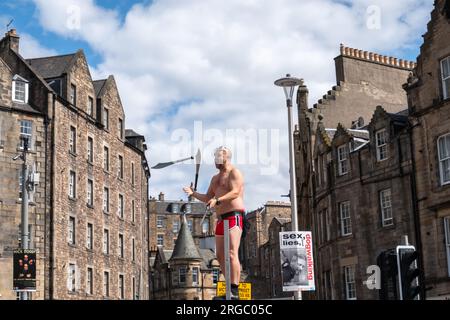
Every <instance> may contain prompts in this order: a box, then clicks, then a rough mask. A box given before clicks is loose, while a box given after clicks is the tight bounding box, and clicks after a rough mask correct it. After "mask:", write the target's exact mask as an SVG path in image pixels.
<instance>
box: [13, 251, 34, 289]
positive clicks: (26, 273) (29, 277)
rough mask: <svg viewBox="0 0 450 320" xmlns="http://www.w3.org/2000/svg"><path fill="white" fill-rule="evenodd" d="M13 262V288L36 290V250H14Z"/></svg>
mask: <svg viewBox="0 0 450 320" xmlns="http://www.w3.org/2000/svg"><path fill="white" fill-rule="evenodd" d="M13 263H14V265H13V290H14V291H22V292H25V291H28V292H34V291H36V250H34V249H16V250H14V255H13Z"/></svg>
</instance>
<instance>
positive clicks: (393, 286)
mask: <svg viewBox="0 0 450 320" xmlns="http://www.w3.org/2000/svg"><path fill="white" fill-rule="evenodd" d="M377 264H378V267H380V271H381V275H380V278H381V286H380V291H379V295H380V300H397V274H398V266H397V254H396V252H395V249H390V250H386V251H383V252H382V253H380V255H379V256H378V258H377Z"/></svg>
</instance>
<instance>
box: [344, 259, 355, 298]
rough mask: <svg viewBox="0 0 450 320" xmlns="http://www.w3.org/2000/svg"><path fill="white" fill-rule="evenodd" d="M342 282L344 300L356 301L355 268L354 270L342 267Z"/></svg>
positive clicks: (349, 267)
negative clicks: (343, 281)
mask: <svg viewBox="0 0 450 320" xmlns="http://www.w3.org/2000/svg"><path fill="white" fill-rule="evenodd" d="M344 280H345V299H346V300H356V287H355V268H354V266H346V267H344Z"/></svg>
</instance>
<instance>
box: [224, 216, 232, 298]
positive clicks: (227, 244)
mask: <svg viewBox="0 0 450 320" xmlns="http://www.w3.org/2000/svg"><path fill="white" fill-rule="evenodd" d="M223 226H224V227H223V228H224V254H225V288H226V291H225V292H226V300H231V275H230V273H231V272H230V271H231V270H230V229H229V226H230V225H229V221H228V220H227V219H225V220H223Z"/></svg>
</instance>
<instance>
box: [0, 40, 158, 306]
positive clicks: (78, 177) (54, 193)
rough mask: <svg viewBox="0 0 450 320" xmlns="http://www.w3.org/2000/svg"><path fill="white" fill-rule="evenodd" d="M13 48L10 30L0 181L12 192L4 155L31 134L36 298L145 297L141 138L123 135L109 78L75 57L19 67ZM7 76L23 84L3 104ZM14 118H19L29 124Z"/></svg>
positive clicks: (8, 214) (5, 47)
mask: <svg viewBox="0 0 450 320" xmlns="http://www.w3.org/2000/svg"><path fill="white" fill-rule="evenodd" d="M18 43H19V37H18V36H17V35H16V34H15V32H10V33H8V34H7V35H6V37H5V38H4V39H3V40H2V41H1V46H0V47H1V49H0V59H2V60H3V62H4V63H3V64H2V79H5V80H6V81H5V82H4V83H2V88H1V89H2V102H1V103H2V105H4V106H5V107H6V108H2V114H1V119H2V123H5V124H6V125H9V127H10V128H12V130H8V131H7V135H8V137H7V141H8V146H9V147H8V148H9V152H8V154H7V157H6V156H5V157H4V158H2V159H3V160H2V161H3V162H4V163H5V165H3V163H2V166H1V167H2V170H4V168H7V169H5V171H8V173H7V174H5V175H2V177H1V178H2V179H4V177H5V176H6V178H5V179H9V180H8V181H9V183H10V184H11V185H12V186H14V187H13V189H14V191H15V190H18V187H16V186H18V177H17V170H18V168H19V166H20V164H15V166H14V165H12V164H11V162H10V161H9V158H10V155H11V152H14V150H13V149H14V146H17V145H19V137H20V136H21V135H31V136H30V137H31V140H32V143H33V148H35V149H34V150H33V149H32V153H31V155H32V160H31V159H30V161H35V162H36V165H35V167H36V170H37V172H39V173H41V179H40V184H39V185H38V186H37V188H36V191H37V192H36V194H35V199H34V202H35V206H34V207H32V206H30V207H32V208H33V209H32V211H33V212H32V214H31V216H30V217H31V219H30V224H31V226H32V230H33V231H34V232H35V233H34V234H32V237H33V240H32V242H33V241H34V246H35V247H36V249H38V266H39V267H40V268H41V269H39V271H38V282H37V283H38V290H37V292H36V294H35V297H36V298H39V299H42V298H45V299H147V298H148V293H149V285H148V283H149V282H148V232H149V230H148V217H147V212H148V208H147V204H148V191H147V190H148V179H149V177H150V171H149V168H148V165H147V160H146V157H145V151H146V145H145V140H144V137H143V136H140V135H139V134H136V133H135V132H134V131H133V130H126V129H125V123H126V121H125V120H126V119H125V114H124V111H123V106H122V103H121V100H120V95H119V92H118V88H117V85H116V83H115V80H114V77H113V76H110V77H108V78H107V79H104V80H99V81H93V80H92V78H91V75H90V71H89V67H88V63H87V61H86V58H85V56H84V54H83V52H82V51H81V50H80V51H78V52H76V53H74V54H69V55H63V56H55V57H46V58H36V59H28V60H24V59H23V58H22V57H21V56H20V54H19V50H18ZM3 66H5V67H3ZM3 75H5V76H4V77H3ZM11 76H12V78H11ZM14 79H19V80H20V81H22V82H25V83H26V90H25V95H26V96H27V97H26V98H27V99H22V101H21V102H16V103H12V104H11V103H9V100H8V96H11V95H12V96H13V97H14V94H16V95H19V96H20V92H21V91H20V88H19V90H18V89H17V86H16V87H15V88H12V89H11V84H12V86H14ZM22 87H23V86H22ZM22 87H21V88H22ZM14 89H15V90H16V93H14ZM11 91H13V92H11ZM21 98H23V96H22V97H21ZM20 117H28V118H27V119H29V120H30V121H31V123H32V124H31V126H30V125H29V123H22V122H20V121H21V118H20ZM19 118H20V119H19ZM18 121H19V123H20V127H19V124H18ZM30 127H31V129H29V128H30ZM2 132H5V131H2ZM19 133H20V134H19ZM5 154H6V152H5ZM8 163H9V164H8ZM8 168H11V169H15V170H14V171H16V173H14V174H12V173H11V171H9V169H8ZM3 182H6V180H4V181H2V186H3V185H4V184H3ZM14 191H13V192H10V194H8V193H5V195H6V197H5V199H2V203H3V204H7V207H6V205H5V207H3V208H2V212H1V215H2V220H3V217H5V219H8V221H9V223H8V224H5V225H3V224H2V227H4V228H8V231H7V232H5V233H4V235H3V233H2V237H3V238H2V250H3V252H5V255H6V257H7V261H8V262H7V263H8V265H9V267H8V268H6V269H5V270H10V269H11V266H12V263H11V252H10V250H11V248H14V247H17V246H18V244H17V241H15V240H14V239H16V238H17V236H15V237H12V238H11V236H12V235H14V234H17V230H18V223H19V222H20V221H19V220H20V204H19V203H18V202H17V203H15V204H14V203H13V201H14V200H17V198H18V197H17V194H18V193H17V192H14ZM2 197H4V194H3V193H2ZM2 206H3V205H2ZM5 249H6V250H5ZM2 256H3V253H2ZM7 272H10V271H7ZM2 279H8V280H7V281H9V279H11V277H10V276H7V277H2ZM3 285H5V287H2V288H0V290H2V291H3V290H5V291H8V290H9V297H10V294H11V292H10V289H11V283H6V284H3V283H2V286H3Z"/></svg>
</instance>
